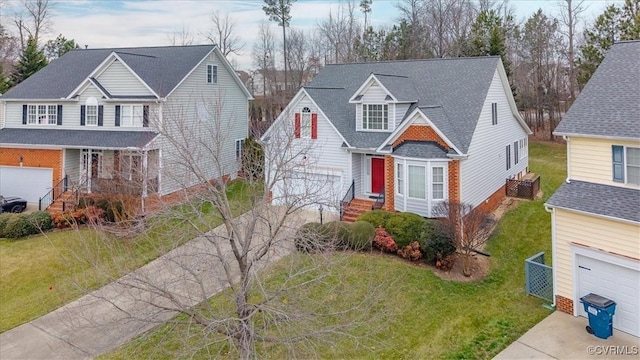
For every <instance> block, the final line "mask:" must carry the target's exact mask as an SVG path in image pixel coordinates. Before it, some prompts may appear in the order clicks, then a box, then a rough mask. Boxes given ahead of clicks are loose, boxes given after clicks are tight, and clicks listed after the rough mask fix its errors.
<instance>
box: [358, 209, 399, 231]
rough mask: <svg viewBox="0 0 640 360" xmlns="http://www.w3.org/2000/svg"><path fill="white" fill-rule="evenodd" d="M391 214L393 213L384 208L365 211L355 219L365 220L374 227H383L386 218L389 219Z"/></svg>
mask: <svg viewBox="0 0 640 360" xmlns="http://www.w3.org/2000/svg"><path fill="white" fill-rule="evenodd" d="M391 215H393V213H390V212H388V211H385V210H373V211H367V212H366V213H364V214H362V215H360V216H358V218H357V219H356V221H366V222H368V223H370V224H371V225H373V226H374V227H376V228H378V227H385V226H386V222H387V219H389V218H390V217H391Z"/></svg>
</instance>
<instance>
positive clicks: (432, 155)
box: [393, 141, 447, 159]
mask: <svg viewBox="0 0 640 360" xmlns="http://www.w3.org/2000/svg"><path fill="white" fill-rule="evenodd" d="M393 155H398V156H404V157H409V158H415V159H445V158H446V157H447V151H446V150H445V149H443V148H442V147H440V145H438V144H436V143H434V142H431V141H405V142H403V143H402V144H400V145H398V147H396V148H395V149H393Z"/></svg>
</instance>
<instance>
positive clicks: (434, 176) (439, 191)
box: [431, 166, 444, 200]
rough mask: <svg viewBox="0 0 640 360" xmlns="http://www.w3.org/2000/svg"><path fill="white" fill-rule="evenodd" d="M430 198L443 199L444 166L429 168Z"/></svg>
mask: <svg viewBox="0 0 640 360" xmlns="http://www.w3.org/2000/svg"><path fill="white" fill-rule="evenodd" d="M431 187H432V193H431V198H432V199H433V200H444V168H443V167H440V166H438V167H436V166H434V167H432V168H431Z"/></svg>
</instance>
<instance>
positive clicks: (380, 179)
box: [371, 157, 384, 194]
mask: <svg viewBox="0 0 640 360" xmlns="http://www.w3.org/2000/svg"><path fill="white" fill-rule="evenodd" d="M383 188H384V159H383V158H375V157H374V158H371V192H372V193H374V194H379V193H381V192H382V189H383Z"/></svg>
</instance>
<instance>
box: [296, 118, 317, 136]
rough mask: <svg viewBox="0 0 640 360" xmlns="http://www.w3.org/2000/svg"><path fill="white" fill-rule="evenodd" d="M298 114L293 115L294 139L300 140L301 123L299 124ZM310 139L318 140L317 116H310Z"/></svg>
mask: <svg viewBox="0 0 640 360" xmlns="http://www.w3.org/2000/svg"><path fill="white" fill-rule="evenodd" d="M300 119H301V117H300V113H296V114H295V126H294V127H295V137H296V138H300V134H301V128H302V122H301V120H300ZM311 138H312V139H317V138H318V114H316V113H313V114H311Z"/></svg>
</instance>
